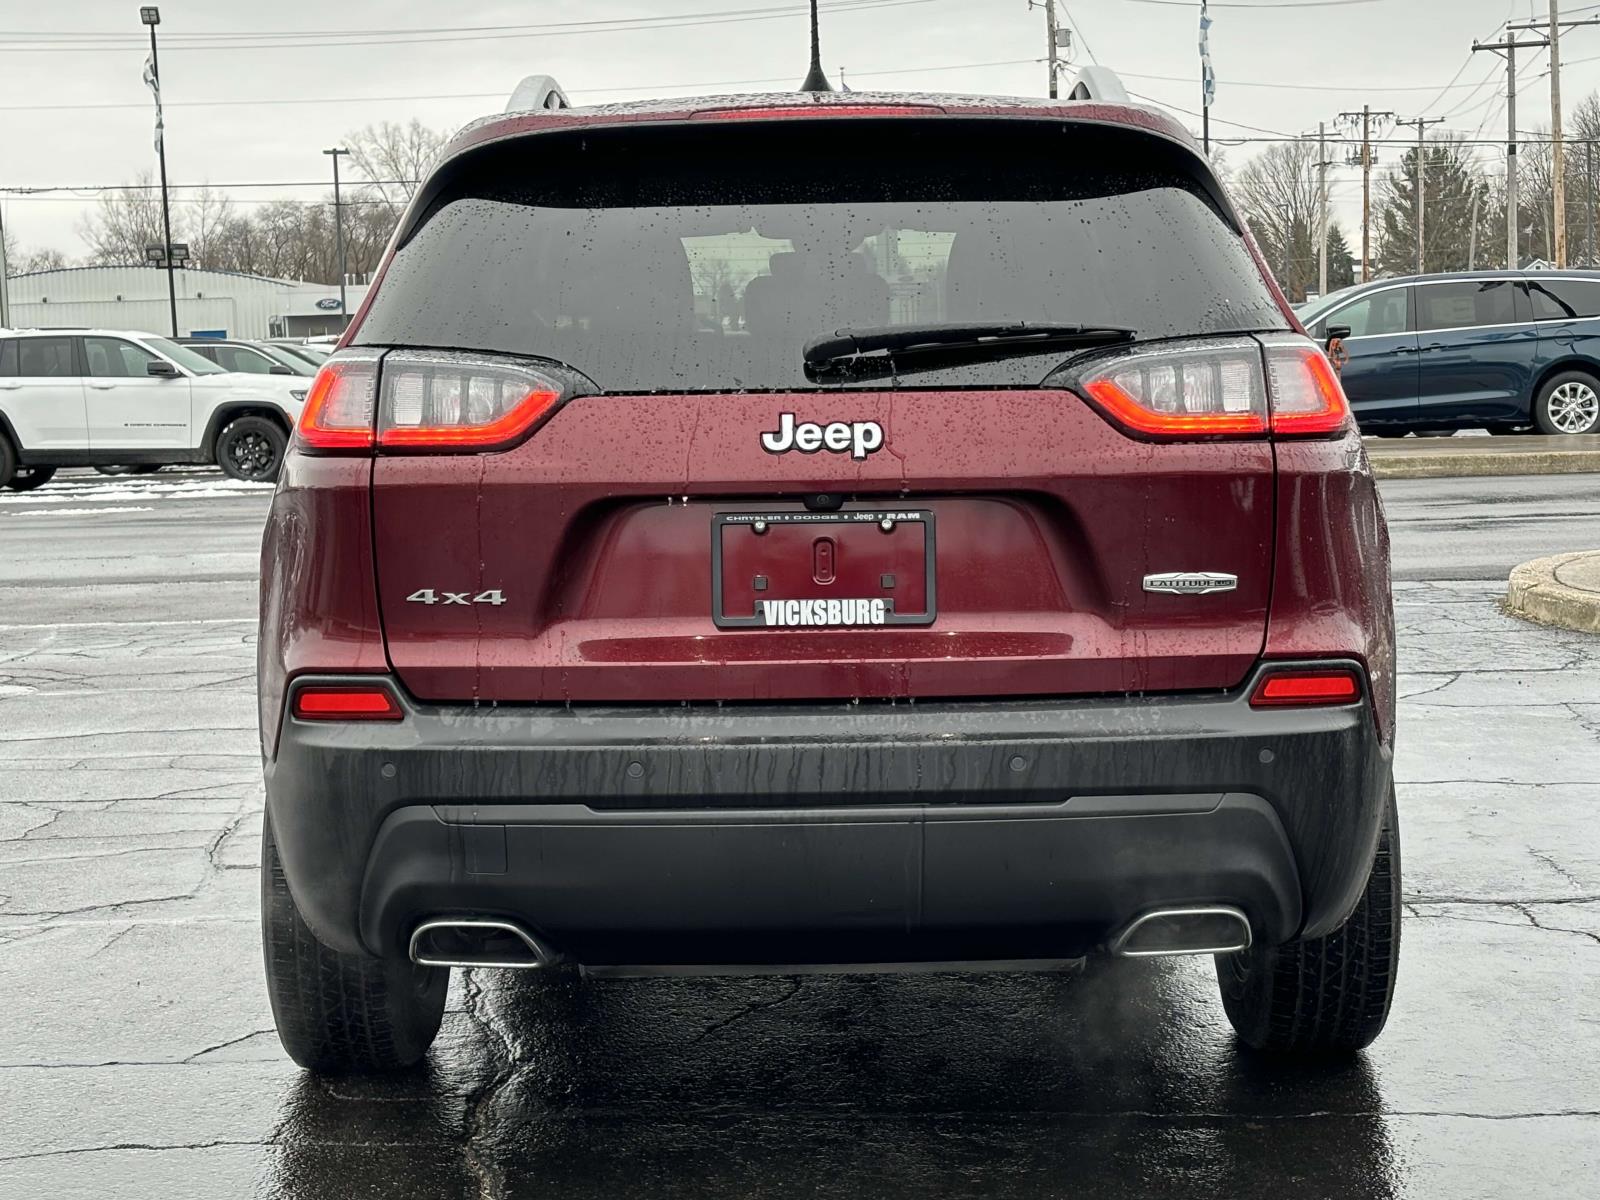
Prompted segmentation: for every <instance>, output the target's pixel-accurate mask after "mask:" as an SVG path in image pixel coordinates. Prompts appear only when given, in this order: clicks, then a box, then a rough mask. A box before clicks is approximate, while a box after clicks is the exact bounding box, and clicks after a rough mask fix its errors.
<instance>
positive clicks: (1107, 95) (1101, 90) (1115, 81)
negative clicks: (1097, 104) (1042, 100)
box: [1067, 65, 1128, 104]
mask: <svg viewBox="0 0 1600 1200" xmlns="http://www.w3.org/2000/svg"><path fill="white" fill-rule="evenodd" d="M1067 99H1068V100H1109V101H1111V102H1112V103H1113V104H1127V103H1128V89H1127V88H1125V87H1123V86H1122V80H1121V79H1119V78H1117V73H1116V72H1115V71H1113V70H1112V69H1111V68H1110V67H1102V66H1096V65H1091V66H1087V67H1084V68H1082V69H1081V70H1079V72H1078V76H1077V78H1076V79H1074V80H1073V81H1072V86H1071V87H1070V88H1068V89H1067Z"/></svg>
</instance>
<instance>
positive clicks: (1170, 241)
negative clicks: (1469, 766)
mask: <svg viewBox="0 0 1600 1200" xmlns="http://www.w3.org/2000/svg"><path fill="white" fill-rule="evenodd" d="M260 707H261V740H262V746H263V750H264V755H265V764H266V786H267V813H266V822H265V831H264V846H263V858H262V907H263V923H264V937H265V945H266V966H267V977H268V983H269V986H270V990H271V996H272V1006H273V1011H274V1013H275V1015H276V1019H277V1024H278V1030H279V1033H280V1035H281V1037H282V1039H283V1043H284V1045H285V1047H286V1048H287V1049H288V1052H289V1053H290V1055H292V1056H293V1057H294V1059H295V1060H296V1061H297V1062H299V1063H301V1064H303V1065H304V1066H307V1067H310V1068H312V1069H314V1070H320V1071H352V1070H378V1069H385V1068H393V1067H398V1066H401V1065H404V1064H408V1063H411V1062H414V1061H416V1060H417V1059H418V1058H420V1057H421V1056H422V1054H423V1053H424V1052H425V1051H426V1049H427V1047H428V1045H429V1043H430V1041H431V1040H432V1039H433V1037H434V1034H435V1033H436V1031H437V1030H438V1028H439V1023H440V1015H441V1012H442V1009H443V1007H444V1003H445V991H446V984H447V981H448V978H449V968H450V967H452V966H460V967H513V968H514V967H540V966H545V965H550V964H555V963H558V962H565V963H574V964H579V965H583V966H628V967H637V968H651V967H659V966H673V967H685V966H687V967H697V968H703V969H706V970H708V971H714V970H715V969H716V968H717V967H718V966H726V965H730V964H741V965H743V966H744V967H747V968H748V967H750V966H752V965H754V966H764V967H772V968H775V969H781V968H782V967H784V966H792V965H794V964H811V965H824V964H827V965H833V964H840V965H848V964H863V963H874V964H883V963H912V962H919V963H931V962H964V963H969V964H970V963H973V962H984V961H989V962H994V963H996V964H1000V963H1002V962H1004V963H1012V964H1014V963H1016V962H1018V961H1044V960H1054V961H1059V960H1062V959H1066V958H1075V957H1078V956H1082V955H1085V954H1088V953H1091V952H1094V951H1096V950H1104V951H1107V952H1109V953H1111V954H1115V955H1156V954H1181V953H1206V954H1215V955H1216V963H1217V974H1218V977H1219V980H1220V982H1221V988H1222V998H1223V1003H1224V1006H1225V1007H1226V1010H1227V1014H1228V1016H1229V1018H1230V1019H1231V1021H1232V1022H1233V1024H1234V1026H1235V1027H1236V1029H1237V1031H1238V1034H1239V1036H1240V1038H1241V1039H1242V1040H1243V1041H1244V1042H1245V1043H1247V1044H1248V1045H1250V1046H1253V1047H1258V1048H1266V1049H1277V1050H1293V1051H1308V1050H1323V1051H1325V1050H1330V1049H1350V1048H1354V1047H1359V1046H1363V1045H1365V1044H1367V1043H1368V1042H1369V1041H1371V1040H1372V1038H1374V1037H1375V1036H1377V1034H1378V1032H1379V1030H1380V1029H1381V1028H1382V1026H1383V1023H1384V1020H1385V1018H1386V1016H1387V1013H1388V1008H1389V998H1390V994H1391V991H1392V989H1393V985H1394V979H1395V965H1396V955H1397V951H1398V946H1399V928H1398V922H1399V917H1400V908H1399V903H1398V889H1399V880H1400V867H1399V845H1398V842H1397V839H1396V826H1395V812H1394V802H1393V798H1392V786H1391V771H1390V763H1391V746H1392V743H1393V737H1394V649H1393V628H1392V617H1391V606H1390V595H1389V581H1388V543H1387V535H1386V532H1385V527H1384V518H1383V513H1382V510H1381V508H1380V506H1379V502H1378V497H1377V494H1376V491H1375V489H1374V486H1373V479H1372V475H1371V473H1370V471H1369V469H1368V466H1367V460H1366V457H1365V455H1364V454H1363V451H1362V447H1361V442H1360V441H1359V439H1358V437H1357V435H1356V431H1355V428H1354V426H1353V425H1352V423H1351V420H1350V415H1349V411H1348V408H1347V405H1346V402H1345V398H1344V395H1343V393H1342V391H1341V389H1340V386H1339V382H1338V379H1337V377H1336V376H1335V374H1334V372H1333V371H1332V369H1331V368H1330V367H1329V364H1328V360H1327V359H1326V358H1325V356H1324V355H1323V352H1322V350H1321V349H1320V348H1319V347H1318V346H1317V345H1315V344H1313V343H1312V342H1311V341H1309V340H1308V339H1307V338H1306V337H1305V336H1304V335H1303V333H1301V332H1300V331H1299V329H1298V327H1297V325H1296V323H1295V320H1294V318H1293V316H1292V315H1291V313H1290V310H1289V309H1288V307H1287V304H1286V301H1285V300H1284V298H1283V296H1282V295H1280V294H1279V292H1278V291H1277V289H1276V287H1275V285H1274V284H1273V282H1272V280H1271V278H1270V277H1269V275H1268V273H1267V271H1266V269H1265V268H1264V266H1263V264H1262V261H1261V258H1260V255H1259V254H1258V253H1257V252H1256V250H1255V248H1254V246H1253V244H1252V242H1251V240H1250V238H1249V237H1248V235H1247V234H1246V232H1245V230H1244V226H1243V224H1242V223H1241V220H1240V218H1239V215H1238V213H1237V212H1236V210H1235V209H1234V208H1233V206H1232V204H1231V203H1230V202H1229V199H1228V197H1227V195H1226V194H1225V193H1224V191H1223V189H1222V187H1221V185H1220V184H1219V183H1218V181H1217V178H1216V176H1215V175H1214V174H1213V172H1212V170H1211V169H1210V167H1209V166H1208V165H1207V162H1206V160H1205V159H1204V158H1203V157H1202V156H1201V155H1200V154H1199V153H1198V152H1197V150H1196V148H1195V146H1194V144H1193V142H1192V141H1191V139H1190V138H1189V136H1188V135H1187V134H1186V133H1185V132H1184V130H1183V129H1182V128H1181V127H1180V126H1178V125H1177V124H1176V123H1174V122H1173V121H1172V120H1171V119H1169V118H1167V117H1166V116H1164V115H1162V114H1160V113H1157V112H1154V111H1152V110H1148V109H1145V108H1141V107H1136V106H1132V105H1126V104H1115V103H1104V102H1095V101H1081V100H1080V101H1073V102H1065V103H1055V102H1049V103H1046V102H1035V101H1006V100H995V99H964V98H957V97H916V98H907V97H901V98H895V97H892V96H872V95H863V94H861V93H852V94H846V95H827V94H822V95H811V96H807V95H801V96H795V95H785V96H781V97H772V96H768V97H742V98H738V99H732V100H706V101H673V102H671V103H668V104H662V103H655V104H637V105H619V106H615V107H601V108H589V109H569V110H564V111H548V112H546V111H540V112H527V113H519V114H511V115H506V116H501V117H495V118H491V119H488V120H485V121H483V122H480V123H478V124H476V125H474V126H470V127H468V129H466V130H465V131H464V132H463V133H461V134H460V135H459V136H458V137H457V138H456V139H455V140H454V141H453V142H452V143H451V144H450V146H449V147H448V149H447V151H446V153H445V154H444V155H443V156H442V157H441V159H440V160H439V162H438V164H437V165H436V166H435V168H434V169H433V170H432V172H431V174H430V175H429V176H428V178H427V179H425V180H424V181H423V183H422V185H421V188H420V190H419V191H418V192H417V194H416V196H415V199H414V200H413V202H412V203H411V206H410V208H409V209H408V211H407V212H406V214H405V216H404V218H403V219H402V220H401V222H400V225H399V228H398V230H397V232H396V234H395V237H394V241H393V243H392V245H391V247H390V250H389V253H388V256H387V258H386V260H385V262H384V264H383V269H382V271H381V273H380V277H379V280H378V283H377V285H376V286H375V287H374V288H373V289H372V293H371V295H370V296H369V297H368V299H367V301H366V303H365V304H364V305H363V307H362V310H361V312H360V313H359V314H358V315H357V316H356V318H355V321H354V323H353V325H352V327H351V329H350V331H349V333H348V334H347V335H346V337H345V340H344V343H343V345H342V348H341V349H340V350H339V352H338V353H337V354H335V355H334V356H333V358H331V359H330V360H329V361H328V363H327V364H326V365H325V366H324V367H323V368H322V370H321V372H320V374H319V375H318V376H317V378H316V379H315V381H314V382H313V384H312V387H311V389H310V395H309V396H308V397H307V400H306V404H305V410H304V413H303V415H302V417H301V420H300V424H299V428H298V429H297V431H296V433H295V436H294V439H293V443H292V445H291V447H290V449H289V452H288V454H287V458H286V461H285V463H284V467H283V472H282V477H281V479H280V480H279V484H278V491H277V496H276V498H275V500H274V502H273V506H272V514H271V518H270V520H269V523H268V526H267V531H266V540H265V545H264V547H263V553H262V598H261V641H260Z"/></svg>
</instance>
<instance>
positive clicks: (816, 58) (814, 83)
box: [800, 0, 833, 92]
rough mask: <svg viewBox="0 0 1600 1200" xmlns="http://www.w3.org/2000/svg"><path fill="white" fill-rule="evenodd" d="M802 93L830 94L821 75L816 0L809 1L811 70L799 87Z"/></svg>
mask: <svg viewBox="0 0 1600 1200" xmlns="http://www.w3.org/2000/svg"><path fill="white" fill-rule="evenodd" d="M800 90H801V91H802V92H831V91H833V86H832V85H831V84H830V83H829V82H828V77H827V76H826V75H824V74H823V73H822V35H821V33H820V32H819V31H818V28H817V0H811V69H810V70H809V71H807V72H806V80H805V82H804V83H802V84H801V85H800Z"/></svg>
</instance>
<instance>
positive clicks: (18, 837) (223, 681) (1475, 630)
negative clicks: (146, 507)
mask: <svg viewBox="0 0 1600 1200" xmlns="http://www.w3.org/2000/svg"><path fill="white" fill-rule="evenodd" d="M246 505H251V506H253V507H250V508H249V509H246V508H245V506H246ZM206 509H207V515H206V516H205V517H204V518H203V520H200V519H198V518H195V517H193V516H191V517H189V518H185V517H184V516H183V515H182V513H183V511H184V510H183V509H181V508H179V509H177V510H176V511H175V512H172V513H171V514H170V515H167V514H166V510H158V512H160V513H161V514H162V515H159V516H151V515H146V514H139V515H137V516H128V517H124V518H121V519H122V520H123V521H124V522H125V525H124V526H121V527H118V526H116V525H114V524H113V523H112V522H111V520H110V518H106V519H104V521H103V525H104V528H100V527H95V528H90V527H82V528H80V527H79V526H78V525H77V524H75V521H76V519H75V518H70V517H67V518H61V521H60V523H61V524H63V525H70V526H71V528H70V530H69V531H68V533H66V534H65V535H63V534H62V533H60V532H57V533H53V534H51V535H50V536H49V537H46V536H44V535H42V534H41V535H38V536H39V540H38V541H37V542H35V543H32V544H30V546H29V548H28V549H29V557H28V564H29V566H28V569H29V571H30V572H31V575H30V579H31V578H32V577H33V576H39V577H41V578H43V577H48V576H49V574H50V570H51V566H50V558H49V556H50V554H52V553H59V554H60V555H61V556H62V558H63V560H66V559H68V558H69V557H72V556H76V555H81V554H82V552H83V548H84V546H85V544H87V543H93V542H96V539H99V541H100V542H101V543H103V547H102V548H103V551H104V553H106V554H107V555H108V556H111V555H112V552H113V550H115V552H116V555H115V556H116V557H118V560H119V561H123V562H136V561H137V560H138V556H139V555H141V554H144V553H146V552H147V551H148V550H149V547H150V546H152V545H155V544H156V543H159V541H160V540H161V539H163V538H170V537H175V536H177V533H176V529H177V528H178V527H179V526H182V527H183V529H184V533H183V536H184V537H185V538H186V539H187V543H188V545H189V546H190V547H191V550H190V553H189V555H188V556H187V557H186V558H185V559H184V560H183V562H182V563H181V564H179V565H178V566H177V567H176V568H175V567H173V566H172V565H171V562H170V560H169V561H167V562H166V563H165V564H164V565H161V563H162V560H161V559H160V558H159V556H157V555H155V554H153V553H152V554H151V564H152V565H151V568H150V570H151V571H152V572H155V571H158V570H165V571H168V572H169V573H170V571H172V570H174V569H177V570H181V571H184V572H191V573H192V574H193V576H194V578H195V582H194V583H192V584H188V585H185V586H184V587H183V588H182V589H181V591H182V592H183V595H184V601H185V602H184V603H181V604H175V603H174V601H173V599H172V595H171V589H170V588H168V587H167V586H166V585H164V584H160V583H159V582H158V581H157V580H156V579H155V577H154V575H152V577H151V578H150V579H148V580H147V579H144V578H142V577H140V576H139V575H138V571H137V570H135V567H133V566H130V567H128V573H127V574H126V575H125V576H121V577H119V580H120V581H119V582H117V583H116V584H113V585H109V586H108V587H102V588H99V589H95V590H93V591H89V590H86V589H82V588H72V589H59V590H58V591H56V592H55V593H53V594H46V593H44V592H42V591H41V589H40V588H39V587H38V586H36V585H35V584H33V583H30V584H29V586H27V587H22V586H18V585H14V584H12V583H10V582H0V764H3V766H0V1106H3V1109H4V1111H5V1113H6V1114H7V1119H6V1137H5V1138H4V1139H3V1141H0V1197H11V1196H18V1197H23V1196H26V1197H36V1196H44V1195H49V1196H71V1195H93V1196H97V1197H98V1196H107V1195H118V1196H121V1195H127V1196H139V1197H144V1196H150V1197H163V1198H176V1197H190V1196H193V1197H215V1196H236V1195H245V1194H250V1193H252V1192H254V1193H257V1194H261V1195H266V1196H282V1197H327V1196H340V1197H345V1196H350V1197H359V1196H373V1197H377V1196H382V1197H407V1196H418V1197H422V1196H427V1197H438V1196H445V1197H449V1196H506V1197H510V1196H530V1197H531V1196H536V1195H537V1196H551V1195H557V1196H574V1197H586V1196H594V1197H602V1196H604V1197H617V1196H633V1195H639V1196H645V1195H648V1196H656V1195H683V1196H729V1197H733V1196H740V1197H743V1196H841V1197H843V1196H852V1197H853V1196H862V1195H922V1196H985V1197H988V1196H999V1197H1010V1196H1019V1197H1020V1196H1074V1197H1076V1196H1084V1195H1096V1196H1098V1195H1112V1196H1115V1195H1129V1196H1143V1195H1152V1194H1162V1195H1166V1194H1171V1195H1181V1196H1214V1197H1219V1198H1222V1197H1227V1198H1235V1197H1256V1196H1259V1197H1285V1196H1316V1197H1388V1196H1397V1197H1408V1198H1409V1197H1434V1196H1437V1197H1449V1198H1451V1200H1455V1198H1459V1197H1480V1196H1481V1197H1504V1196H1516V1197H1518V1200H1528V1198H1532V1197H1544V1196H1550V1197H1572V1196H1583V1195H1593V1194H1600V819H1597V818H1600V783H1597V782H1596V781H1597V778H1600V639H1596V638H1584V637H1582V636H1580V635H1575V634H1565V633H1560V632H1556V631H1552V630H1547V629H1540V628H1536V627H1533V626H1529V625H1524V624H1521V623H1519V622H1516V621H1514V620H1512V619H1510V618H1507V617H1505V616H1503V615H1502V614H1500V613H1499V612H1498V611H1497V610H1496V608H1495V606H1494V596H1495V588H1494V586H1493V585H1492V584H1478V583H1475V584H1436V583H1435V584H1429V583H1414V584H1403V585H1401V586H1400V587H1399V589H1398V599H1399V622H1400V637H1401V665H1402V669H1403V675H1402V678H1401V688H1400V690H1401V695H1402V697H1403V698H1404V699H1403V700H1402V708H1401V720H1402V722H1403V725H1402V729H1403V731H1404V732H1403V742H1402V746H1401V751H1400V756H1399V761H1398V765H1397V772H1398V777H1399V781H1400V783H1399V788H1400V801H1401V811H1402V824H1403V830H1404V839H1405V865H1406V871H1407V875H1406V892H1407V914H1408V918H1409V919H1408V922H1407V925H1406V930H1405V946H1404V952H1403V960H1402V979H1401V985H1400V992H1399V996H1398V999H1397V1001H1396V1006H1395V1011H1394V1015H1393V1017H1392V1020H1391V1023H1390V1028H1389V1030H1388V1032H1386V1033H1385V1035H1384V1037H1383V1038H1382V1040H1380V1042H1379V1043H1378V1044H1377V1046H1375V1047H1374V1049H1373V1050H1372V1051H1371V1052H1370V1053H1368V1054H1367V1055H1365V1056H1362V1057H1360V1058H1358V1059H1356V1060H1354V1061H1347V1062H1343V1063H1323V1064H1312V1065H1310V1066H1299V1067H1293V1068H1286V1067H1282V1066H1276V1065H1273V1064H1271V1063H1270V1062H1263V1061H1261V1060H1259V1059H1257V1058H1255V1057H1252V1056H1249V1055H1246V1054H1242V1053H1241V1052H1240V1051H1238V1050H1237V1049H1236V1047H1235V1045H1234V1043H1233V1041H1232V1040H1231V1038H1230V1036H1229V1035H1228V1032H1227V1026H1226V1023H1225V1021H1224V1019H1223V1016H1222V1012H1221V1007H1220V1004H1219V1003H1218V1001H1217V999H1216V989H1215V982H1214V980H1213V978H1212V968H1211V964H1210V963H1209V961H1205V960H1183V961H1168V962H1143V963H1138V962H1093V963H1090V964H1088V965H1087V966H1086V967H1085V968H1083V969H1081V970H1077V971H1073V972H1069V973H1066V974H1060V975H1045V974H1020V975H995V974H933V975H911V976H890V975H854V976H804V977H797V978H785V977H764V978H729V979H635V980H617V979H604V980H601V979H579V978H577V977H575V976H572V975H565V974H563V975H552V976H548V977H529V976H522V975H496V974H494V973H474V974H466V975H463V974H461V973H458V975H457V978H456V980H455V982H454V991H453V993H452V999H451V1011H450V1013H449V1015H448V1017H447V1020H446V1026H445V1030H444V1032H443V1034H442V1035H441V1038H440V1040H439V1043H438V1045H437V1046H436V1048H435V1050H434V1052H433V1054H432V1055H431V1056H430V1058H429V1060H428V1062H427V1063H426V1064H425V1066H424V1067H422V1068H420V1069H419V1070H417V1071H415V1072H413V1073H411V1074H409V1075H407V1076H403V1077H399V1078H394V1079H388V1080H340V1081H319V1080H314V1079H312V1078H310V1077H308V1076H305V1075H302V1074H301V1073H300V1072H299V1071H298V1070H296V1069H295V1068H294V1067H293V1065H292V1064H290V1063H289V1062H288V1061H287V1060H286V1059H285V1058H284V1057H283V1055H282V1052H281V1050H280V1049H279V1047H278V1046H277V1042H276V1038H275V1035H274V1034H273V1033H272V1032H271V1018H270V1014H269V1012H268V1010H267V1005H266V999H265V994H264V990H263V986H262V981H261V966H260V951H259V944H258V941H257V931H256V926H255V886H256V876H255V869H254V868H255V863H256V854H257V841H258V839H259V834H260V806H261V788H260V777H259V765H258V761H257V757H256V751H255V745H254V709H253V705H254V702H253V695H252V681H251V679H252V676H251V672H252V666H253V653H254V646H253V636H254V635H253V619H252V606H253V589H252V585H251V583H250V581H249V579H248V567H247V566H246V567H243V568H241V567H240V566H239V564H240V563H241V562H244V561H246V554H247V553H248V552H249V551H250V550H251V549H252V547H251V546H250V545H249V544H247V543H248V542H249V538H250V537H251V536H253V534H252V533H251V529H252V526H253V527H254V529H256V530H258V529H259V504H258V502H256V501H255V500H216V501H212V502H210V504H209V505H207V506H206ZM241 512H247V513H248V514H249V515H250V516H251V517H252V518H253V520H246V519H243V518H241V517H240V515H239V514H240V513H241ZM212 514H217V515H212ZM228 514H232V515H231V516H230V515H228ZM159 521H166V522H169V524H168V525H166V526H162V525H160V524H159V523H158V522H159ZM55 545H59V546H60V549H59V551H56V550H55V549H53V547H54V546H55ZM140 569H142V568H140ZM235 576H237V577H235ZM6 579H7V577H6V576H4V575H3V574H0V580H6Z"/></svg>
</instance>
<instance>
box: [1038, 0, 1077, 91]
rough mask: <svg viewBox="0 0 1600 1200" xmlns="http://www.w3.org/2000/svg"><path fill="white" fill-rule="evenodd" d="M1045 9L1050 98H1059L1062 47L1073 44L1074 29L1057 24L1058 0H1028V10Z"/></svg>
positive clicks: (1046, 60)
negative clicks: (1058, 84)
mask: <svg viewBox="0 0 1600 1200" xmlns="http://www.w3.org/2000/svg"><path fill="white" fill-rule="evenodd" d="M1036 8H1042V9H1044V29H1045V37H1046V39H1047V41H1048V47H1047V49H1046V56H1045V63H1046V64H1047V65H1048V66H1049V69H1050V99H1052V100H1054V99H1056V98H1057V90H1058V89H1057V79H1058V77H1059V76H1060V74H1061V48H1062V47H1063V46H1067V45H1071V44H1072V30H1070V29H1062V28H1061V26H1059V25H1057V24H1056V0H1028V11H1029V12H1032V11H1033V10H1034V9H1036Z"/></svg>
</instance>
